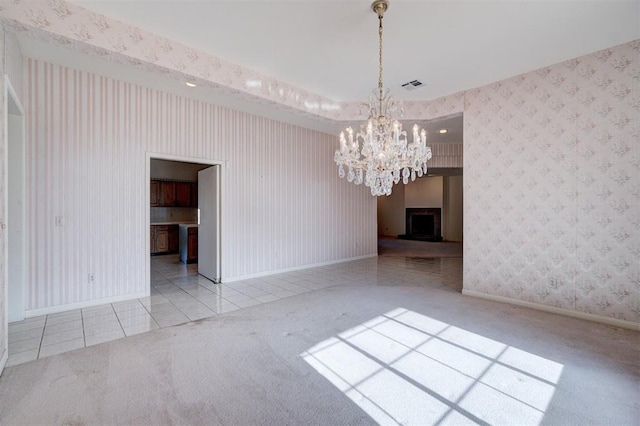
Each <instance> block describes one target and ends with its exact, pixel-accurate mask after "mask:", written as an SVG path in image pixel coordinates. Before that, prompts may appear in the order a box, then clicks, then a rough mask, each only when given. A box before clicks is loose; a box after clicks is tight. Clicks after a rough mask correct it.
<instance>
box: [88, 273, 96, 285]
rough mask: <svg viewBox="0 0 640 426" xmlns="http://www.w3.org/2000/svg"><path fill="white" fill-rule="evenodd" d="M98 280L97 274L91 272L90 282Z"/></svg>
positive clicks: (93, 282)
mask: <svg viewBox="0 0 640 426" xmlns="http://www.w3.org/2000/svg"><path fill="white" fill-rule="evenodd" d="M95 282H96V274H94V273H93V272H92V273H90V274H89V284H95Z"/></svg>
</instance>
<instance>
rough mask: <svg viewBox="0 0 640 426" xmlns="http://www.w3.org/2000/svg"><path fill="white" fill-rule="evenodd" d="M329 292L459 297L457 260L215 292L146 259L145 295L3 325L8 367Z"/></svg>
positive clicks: (369, 265) (274, 278) (357, 265)
mask: <svg viewBox="0 0 640 426" xmlns="http://www.w3.org/2000/svg"><path fill="white" fill-rule="evenodd" d="M335 285H383V286H430V287H434V286H436V287H443V288H445V289H449V290H452V291H460V290H461V289H462V259H460V258H443V259H421V258H411V257H391V256H388V257H385V256H380V257H377V258H370V259H362V260H358V261H353V262H347V263H340V264H335V265H328V266H323V267H317V268H310V269H304V270H300V271H294V272H287V273H282V274H277V275H270V276H266V277H262V278H254V279H250V280H244V281H236V282H231V283H224V284H214V283H213V282H211V281H209V280H207V279H206V278H204V277H202V276H200V275H198V273H197V265H196V264H191V265H184V264H182V263H180V261H179V258H178V255H167V256H157V257H152V258H151V292H150V293H151V295H150V297H145V298H142V299H137V300H130V301H126V302H120V303H111V304H106V305H101V306H96V307H91V308H84V309H78V310H74V311H68V312H63V313H59V314H52V315H44V316H40V317H33V318H28V319H26V320H24V321H19V322H14V323H10V324H9V359H8V361H7V366H11V365H16V364H21V363H24V362H28V361H33V360H36V359H38V358H44V357H47V356H51V355H56V354H60V353H63V352H68V351H71V350H74V349H79V348H83V347H87V346H92V345H97V344H99V343H104V342H108V341H110V340H115V339H119V338H123V337H126V336H132V335H135V334H139V333H144V332H148V331H151V330H155V329H158V328H162V327H169V326H172V325H177V324H182V323H186V322H189V321H195V320H198V319H202V318H207V317H212V316H215V315H219V314H223V313H225V312H230V311H234V310H237V309H242V308H247V307H250V306H255V305H259V304H262V303H268V302H272V301H275V300H278V299H282V298H286V297H291V296H295V295H298V294H302V293H306V292H309V291H314V290H318V289H322V288H326V287H331V286H335Z"/></svg>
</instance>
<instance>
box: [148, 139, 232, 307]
mask: <svg viewBox="0 0 640 426" xmlns="http://www.w3.org/2000/svg"><path fill="white" fill-rule="evenodd" d="M152 158H153V159H155V160H169V161H180V162H183V163H196V164H206V165H209V166H220V175H219V178H220V182H219V185H218V189H219V191H220V194H219V200H220V202H219V206H220V207H219V208H220V213H219V215H218V229H219V230H220V231H219V232H218V240H219V245H218V246H219V248H220V249H219V250H218V264H219V265H220V274H222V273H223V271H222V263H221V260H222V206H223V205H224V202H223V200H224V196H223V195H224V191H223V189H222V188H223V187H224V185H223V182H224V173H223V169H224V167H222V166H223V165H224V164H225V163H224V162H223V161H217V160H209V159H206V158H195V157H185V156H181V155H172V154H163V153H160V152H150V151H147V156H146V165H145V194H146V198H145V200H146V201H145V205H146V206H147V207H146V211H147V214H146V215H145V224H146V226H145V229H146V232H147V233H148V232H149V229H151V210H150V208H149V200H150V198H151V185H150V182H151V159H152ZM149 240H150V238H149V235H148V234H147V235H146V238H145V241H146V242H145V262H146V271H145V281H146V288H147V295H149V294H151V256H150V253H151V241H149Z"/></svg>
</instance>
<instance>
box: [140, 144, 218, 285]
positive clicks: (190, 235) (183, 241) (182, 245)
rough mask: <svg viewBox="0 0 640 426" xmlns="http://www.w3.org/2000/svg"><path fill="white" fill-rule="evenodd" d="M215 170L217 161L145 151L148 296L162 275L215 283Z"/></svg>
mask: <svg viewBox="0 0 640 426" xmlns="http://www.w3.org/2000/svg"><path fill="white" fill-rule="evenodd" d="M220 173H221V163H220V162H215V161H210V160H201V159H194V158H190V157H179V156H172V155H164V154H154V153H148V154H147V183H148V185H147V188H148V190H149V197H148V198H147V199H148V200H149V216H148V218H149V219H148V220H149V221H148V228H147V229H148V230H149V235H150V238H149V246H148V250H147V256H146V258H147V291H149V293H150V294H151V292H152V287H154V285H155V284H154V280H156V281H157V280H162V279H164V277H167V276H168V277H176V278H180V277H181V276H189V275H190V276H193V275H194V274H196V275H197V274H199V275H200V276H204V277H205V278H207V279H208V280H210V281H213V282H220V279H221V277H220V245H221V244H220V200H221V191H220V188H221V185H220ZM211 176H214V178H213V179H211ZM152 265H153V268H152Z"/></svg>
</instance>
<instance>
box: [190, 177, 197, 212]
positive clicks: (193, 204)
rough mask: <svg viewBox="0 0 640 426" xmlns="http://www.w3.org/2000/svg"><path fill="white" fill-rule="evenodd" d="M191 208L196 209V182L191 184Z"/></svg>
mask: <svg viewBox="0 0 640 426" xmlns="http://www.w3.org/2000/svg"><path fill="white" fill-rule="evenodd" d="M191 207H195V208H198V182H192V183H191Z"/></svg>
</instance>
